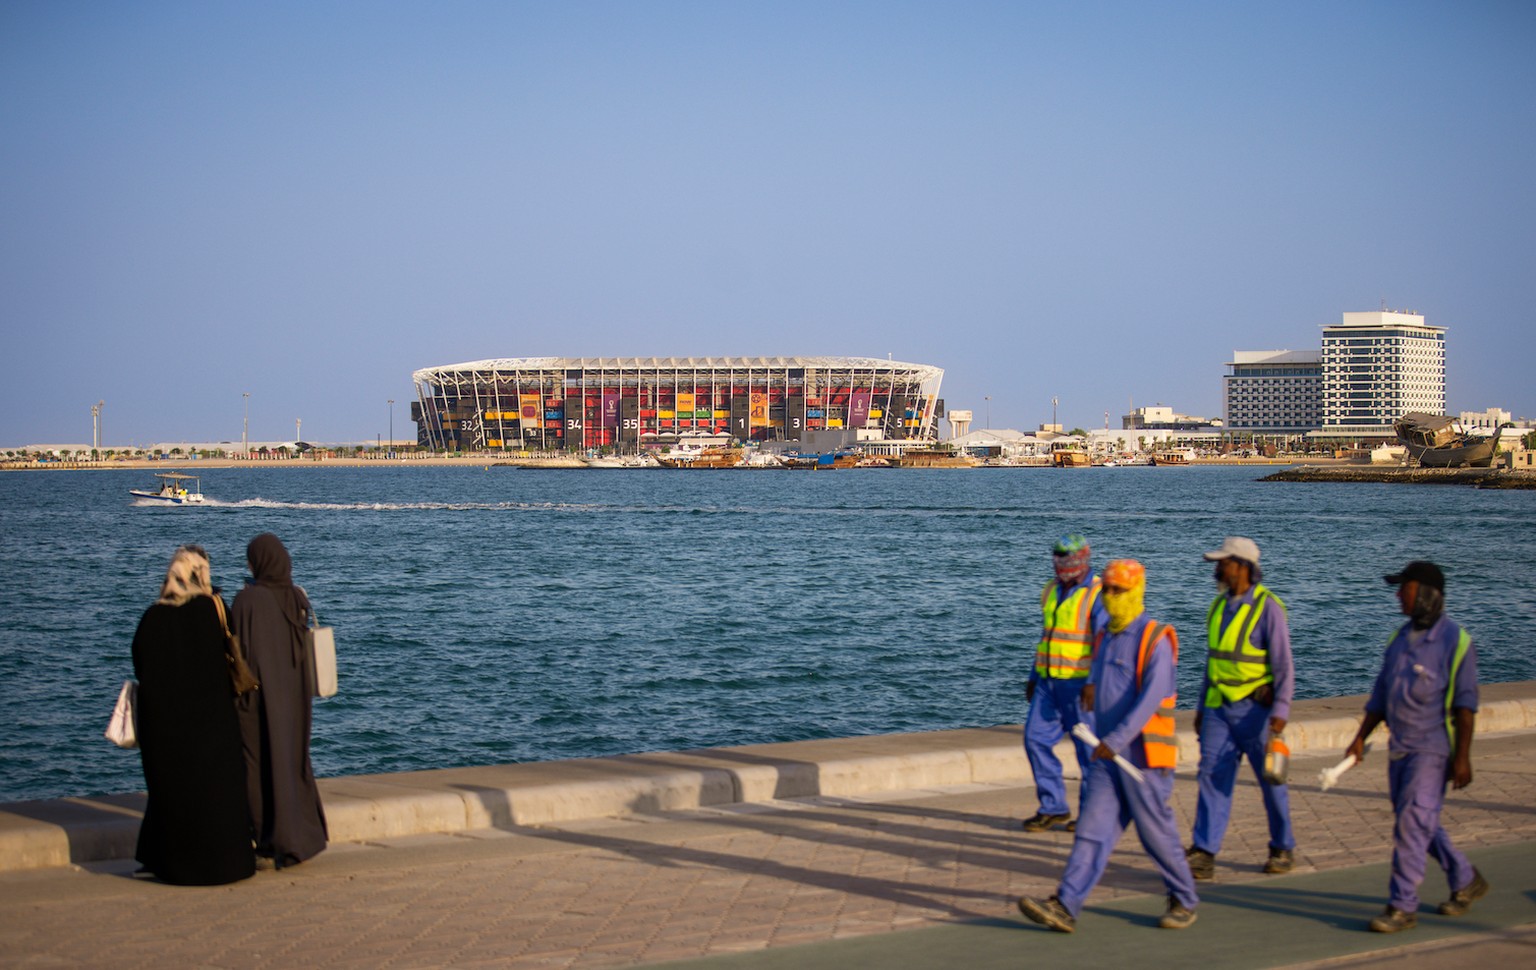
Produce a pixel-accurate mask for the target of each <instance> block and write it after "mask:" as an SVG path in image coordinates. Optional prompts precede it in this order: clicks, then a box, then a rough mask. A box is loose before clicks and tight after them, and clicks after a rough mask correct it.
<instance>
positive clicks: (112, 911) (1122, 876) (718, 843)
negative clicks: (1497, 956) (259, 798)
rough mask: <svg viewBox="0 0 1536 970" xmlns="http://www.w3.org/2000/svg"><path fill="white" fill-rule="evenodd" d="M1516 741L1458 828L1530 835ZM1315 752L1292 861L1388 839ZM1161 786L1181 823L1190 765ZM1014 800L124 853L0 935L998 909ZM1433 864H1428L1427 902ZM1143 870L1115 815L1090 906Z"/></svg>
mask: <svg viewBox="0 0 1536 970" xmlns="http://www.w3.org/2000/svg"><path fill="white" fill-rule="evenodd" d="M1533 754H1536V733H1526V734H1517V735H1509V736H1504V737H1497V736H1491V737H1486V738H1481V739H1479V741H1478V747H1477V751H1476V755H1477V757H1476V772H1477V775H1476V780H1475V783H1474V785H1473V786H1472V787H1471V788H1469V789H1467V790H1466V791H1464V792H1460V793H1455V794H1453V795H1452V796H1451V797H1450V800H1449V806H1448V811H1447V814H1446V823H1447V826H1448V828H1450V830H1451V832H1452V835H1453V836H1454V837H1455V838H1456V840H1457V841H1458V843H1459V844H1462V845H1464V846H1467V847H1472V846H1481V845H1498V844H1505V843H1509V842H1514V841H1531V840H1536V807H1533V806H1536V758H1533V757H1532V755H1533ZM1331 760H1332V758H1331V757H1330V758H1322V757H1307V758H1299V759H1298V760H1297V761H1296V762H1295V763H1294V764H1293V769H1292V771H1293V773H1292V778H1293V782H1295V783H1294V784H1293V785H1292V806H1293V813H1294V819H1295V826H1296V830H1297V833H1298V839H1299V841H1300V845H1299V847H1298V851H1297V867H1298V870H1299V871H1305V870H1306V869H1308V868H1314V869H1328V868H1336V867H1346V866H1355V865H1362V864H1368V863H1380V862H1383V861H1385V860H1386V859H1387V858H1388V857H1389V855H1390V838H1391V826H1392V813H1391V809H1390V806H1389V805H1388V804H1387V801H1386V797H1385V790H1386V758H1385V751H1384V750H1383V751H1381V752H1379V753H1376V754H1373V755H1372V757H1371V758H1370V759H1369V760H1368V761H1367V763H1366V764H1365V765H1364V766H1362V767H1360V768H1357V769H1355V770H1354V771H1352V772H1350V773H1349V774H1347V775H1346V776H1345V777H1344V779H1343V782H1342V783H1341V785H1340V786H1339V787H1338V788H1335V789H1334V790H1333V791H1330V792H1327V793H1322V792H1319V791H1318V790H1317V786H1316V784H1315V782H1314V781H1313V779H1314V778H1315V776H1316V771H1317V769H1318V768H1319V767H1321V766H1322V765H1323V764H1325V763H1327V762H1328V761H1331ZM1175 800H1176V808H1177V811H1178V814H1179V817H1180V820H1181V824H1182V827H1183V828H1184V830H1185V831H1186V832H1187V831H1188V829H1189V827H1190V825H1191V823H1192V821H1193V814H1194V807H1195V785H1194V777H1193V773H1192V771H1188V772H1185V773H1182V774H1181V775H1180V777H1179V781H1178V784H1177V786H1176V790H1175ZM1075 801H1076V797H1075V794H1074V796H1073V802H1074V804H1075ZM1034 809H1035V803H1034V793H1033V791H1032V790H1031V789H1028V788H1020V787H1008V786H993V785H977V786H966V787H964V788H952V789H944V790H935V791H925V792H906V793H902V794H900V795H889V794H887V795H883V796H879V797H867V798H859V799H828V798H817V799H805V800H796V801H793V802H779V803H772V804H769V805H754V806H739V807H736V808H735V809H732V810H706V811H694V812H686V813H676V814H671V815H667V816H657V817H646V818H629V819H606V820H596V821H590V822H584V823H579V824H568V825H562V826H557V827H554V826H552V827H540V828H518V829H508V830H502V831H483V832H475V833H470V834H467V835H457V836H418V837H412V838H408V839H401V840H398V841H396V842H391V843H387V844H372V845H365V846H335V847H333V848H332V849H330V850H328V851H327V852H326V853H325V854H323V855H322V856H320V857H319V858H317V859H315V860H314V861H312V862H310V863H307V864H305V865H303V866H300V867H297V868H294V869H291V870H284V871H280V872H261V873H258V874H257V875H256V877H255V878H253V879H250V880H247V881H245V882H242V883H238V884H236V885H233V886H225V887H217V888H207V889H195V888H181V887H172V886H164V885H160V884H158V883H155V882H153V881H146V880H143V879H135V878H132V875H131V873H132V869H133V866H132V864H131V863H126V862H115V863H102V864H93V865H90V866H87V867H83V868H72V869H54V870H43V871H32V872H16V873H8V874H0V940H3V947H4V951H5V953H6V956H5V958H4V959H5V963H6V965H8V966H10V967H28V968H30V967H67V966H90V967H112V968H116V967H122V968H131V967H154V968H161V967H165V966H188V967H191V966H197V967H230V968H243V967H296V966H305V967H370V968H374V967H377V968H385V967H389V968H418V967H448V966H451V967H502V968H548V967H580V968H586V967H610V966H632V965H636V964H644V963H653V962H660V961H666V960H677V959H684V958H689V957H695V956H703V955H716V954H724V953H732V952H738V951H746V950H757V949H761V948H764V947H780V946H787V945H793V944H799V943H812V942H819V941H827V940H835V939H842V938H846V937H852V936H860V935H864V934H871V933H888V932H892V931H901V930H906V929H911V928H916V927H924V926H931V925H934V924H939V923H946V922H953V921H961V920H974V919H994V920H995V919H1017V915H1016V911H1015V910H1014V909H1013V901H1014V899H1016V898H1017V897H1018V896H1020V895H1022V894H1048V893H1050V892H1051V891H1053V889H1054V886H1055V881H1056V879H1057V877H1058V876H1059V875H1060V871H1061V867H1062V863H1063V862H1064V860H1065V858H1066V853H1067V850H1068V848H1069V847H1070V844H1071V843H1070V839H1071V836H1070V835H1069V834H1067V833H1066V832H1062V831H1057V832H1050V833H1043V834H1025V833H1024V832H1022V831H1021V830H1020V829H1019V822H1020V820H1021V819H1022V818H1024V817H1025V816H1028V815H1029V814H1031V813H1032V812H1033V811H1034ZM1267 842H1268V836H1267V832H1266V831H1265V827H1264V816H1263V810H1262V807H1261V806H1260V803H1259V798H1258V793H1257V789H1256V787H1255V786H1254V784H1253V782H1252V780H1251V778H1250V779H1244V780H1243V782H1242V789H1241V790H1240V791H1239V792H1238V796H1237V802H1236V816H1235V818H1234V822H1233V826H1232V828H1231V830H1230V832H1229V834H1228V838H1227V844H1226V846H1225V847H1224V849H1223V851H1222V853H1221V854H1220V856H1219V858H1218V863H1217V878H1218V880H1220V881H1222V882H1237V881H1255V880H1262V879H1264V878H1265V877H1264V876H1262V875H1261V874H1260V873H1259V867H1260V865H1261V864H1262V862H1263V860H1264V857H1265V854H1266V846H1267ZM1442 883H1443V880H1442V879H1441V877H1440V876H1439V875H1438V873H1436V872H1434V871H1433V869H1432V871H1431V874H1430V876H1429V878H1428V880H1427V881H1426V886H1425V889H1424V894H1423V895H1424V899H1425V900H1426V901H1427V903H1429V904H1430V905H1433V903H1434V902H1435V901H1438V900H1439V899H1441V898H1443V897H1444V892H1445V890H1444V886H1443V885H1442ZM1381 888H1382V896H1383V899H1384V898H1385V895H1386V886H1385V885H1383V886H1382V887H1381ZM1160 892H1161V883H1160V882H1159V880H1158V879H1157V877H1156V875H1155V873H1154V872H1153V871H1152V869H1151V866H1150V864H1149V863H1147V862H1146V860H1145V858H1144V857H1143V856H1142V855H1141V851H1140V846H1139V844H1138V843H1137V840H1136V837H1135V833H1134V832H1130V831H1128V832H1127V833H1126V835H1125V836H1124V838H1123V839H1122V840H1121V843H1120V846H1119V849H1118V851H1117V853H1116V854H1115V856H1114V859H1113V862H1112V863H1111V866H1110V870H1109V872H1108V873H1107V874H1106V876H1105V879H1104V881H1103V883H1101V885H1100V887H1099V890H1098V891H1097V892H1096V893H1095V895H1094V897H1093V898H1092V899H1091V900H1090V913H1089V916H1090V917H1091V909H1092V905H1093V903H1094V902H1099V901H1104V900H1108V899H1111V898H1117V897H1122V896H1125V895H1130V894H1143V893H1160Z"/></svg>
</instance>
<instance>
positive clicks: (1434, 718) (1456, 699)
mask: <svg viewBox="0 0 1536 970" xmlns="http://www.w3.org/2000/svg"><path fill="white" fill-rule="evenodd" d="M1460 637H1461V626H1460V625H1458V624H1457V623H1456V621H1455V620H1452V619H1451V618H1450V617H1448V616H1444V615H1442V616H1441V617H1440V619H1438V620H1436V621H1435V624H1434V626H1432V627H1430V628H1429V629H1428V630H1425V631H1415V630H1414V629H1413V624H1412V623H1404V624H1403V625H1402V627H1401V628H1400V629H1399V630H1398V631H1397V635H1396V636H1395V637H1393V638H1392V642H1391V643H1389V644H1387V650H1386V653H1385V654H1384V655H1383V656H1382V661H1381V672H1380V673H1378V674H1377V675H1376V683H1375V685H1374V686H1373V687H1372V688H1371V696H1370V698H1369V699H1368V700H1367V701H1366V702H1365V709H1366V710H1367V711H1369V712H1370V713H1372V714H1377V715H1380V716H1381V717H1382V718H1384V719H1385V720H1386V722H1387V728H1388V729H1389V730H1391V732H1392V741H1391V750H1393V751H1403V752H1413V753H1420V754H1443V755H1446V756H1449V755H1450V754H1451V739H1450V736H1449V735H1448V734H1446V731H1445V695H1446V688H1447V687H1450V688H1451V689H1452V691H1453V693H1452V694H1451V707H1452V709H1455V708H1458V707H1459V708H1463V709H1465V710H1468V711H1475V710H1477V647H1476V645H1469V646H1468V647H1467V655H1466V657H1464V658H1463V659H1462V662H1461V667H1460V668H1458V669H1457V671H1456V683H1455V684H1454V685H1452V684H1451V662H1452V661H1453V660H1454V659H1455V656H1456V643H1457V641H1458V640H1459V639H1460Z"/></svg>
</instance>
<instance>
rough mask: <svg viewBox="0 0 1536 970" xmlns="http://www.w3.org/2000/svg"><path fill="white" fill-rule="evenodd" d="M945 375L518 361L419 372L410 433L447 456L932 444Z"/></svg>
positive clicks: (788, 361) (933, 371)
mask: <svg viewBox="0 0 1536 970" xmlns="http://www.w3.org/2000/svg"><path fill="white" fill-rule="evenodd" d="M943 375H944V372H943V370H942V369H940V368H938V367H933V366H930V365H926V364H907V363H901V362H899V361H891V360H881V359H878V358H865V357H571V358H566V357H524V358H507V359H497V360H481V361H474V362H471V363H465V364H451V365H447V366H443V367H430V368H426V369H423V370H419V371H417V372H416V373H415V374H414V375H412V376H413V378H414V380H415V382H416V397H417V399H416V400H415V401H413V402H412V404H411V418H412V420H414V421H415V422H416V429H417V430H416V438H417V441H418V443H419V444H421V445H422V446H424V447H428V448H433V449H439V450H446V451H483V450H530V451H557V450H563V451H586V450H589V449H614V450H618V451H623V452H634V451H638V450H639V449H640V448H642V447H644V446H647V445H653V444H654V445H661V444H665V443H667V442H669V441H675V440H677V439H678V438H679V437H681V436H684V435H687V434H690V433H692V434H700V433H704V434H719V433H725V434H729V435H731V436H732V437H733V438H736V439H738V440H741V441H774V440H777V441H790V440H796V441H797V440H801V439H802V437H803V435H804V434H805V433H806V432H807V431H817V430H821V429H838V428H843V429H859V430H863V431H866V432H870V431H873V432H874V433H875V434H876V435H877V436H879V437H884V438H931V437H934V435H935V429H936V418H937V417H939V416H940V415H939V414H938V413H937V412H938V408H939V397H938V395H939V384H940V382H941V380H942V379H943Z"/></svg>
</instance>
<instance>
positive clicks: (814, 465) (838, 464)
mask: <svg viewBox="0 0 1536 970" xmlns="http://www.w3.org/2000/svg"><path fill="white" fill-rule="evenodd" d="M861 458H863V455H860V454H859V453H858V452H853V451H827V452H822V453H821V454H810V455H802V454H798V453H795V454H788V455H784V456H782V457H781V458H780V461H782V462H783V463H784V467H785V468H789V469H794V470H799V471H812V472H814V471H830V470H832V469H834V468H857V467H858V465H859V460H860V459H861Z"/></svg>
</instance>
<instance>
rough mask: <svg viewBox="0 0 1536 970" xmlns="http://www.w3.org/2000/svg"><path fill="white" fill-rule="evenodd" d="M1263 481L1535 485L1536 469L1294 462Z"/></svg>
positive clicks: (1487, 486)
mask: <svg viewBox="0 0 1536 970" xmlns="http://www.w3.org/2000/svg"><path fill="white" fill-rule="evenodd" d="M1260 481H1265V482H1402V483H1406V484H1410V485H1471V486H1473V487H1474V488H1536V472H1530V471H1526V470H1524V469H1518V468H1517V469H1508V468H1406V467H1403V466H1400V465H1390V466H1378V465H1328V466H1321V465H1296V466H1293V467H1291V468H1287V469H1285V470H1283V471H1278V472H1275V473H1274V474H1273V475H1266V476H1264V478H1262V479H1260Z"/></svg>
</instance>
